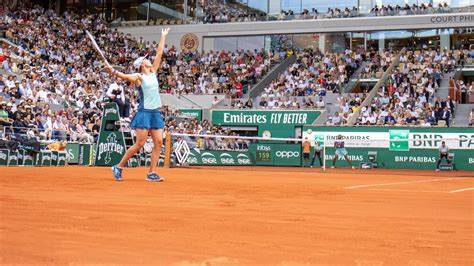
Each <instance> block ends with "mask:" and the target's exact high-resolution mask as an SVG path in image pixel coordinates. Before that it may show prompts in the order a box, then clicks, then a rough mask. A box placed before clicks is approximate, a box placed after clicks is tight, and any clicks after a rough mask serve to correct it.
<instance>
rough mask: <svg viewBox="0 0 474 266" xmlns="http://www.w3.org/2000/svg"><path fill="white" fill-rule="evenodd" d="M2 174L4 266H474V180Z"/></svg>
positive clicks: (348, 173)
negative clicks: (16, 265)
mask: <svg viewBox="0 0 474 266" xmlns="http://www.w3.org/2000/svg"><path fill="white" fill-rule="evenodd" d="M0 172H1V177H0V185H1V187H0V191H1V192H0V208H1V212H0V213H1V217H0V236H1V242H0V263H1V264H3V265H5V264H14V263H28V264H51V263H53V264H84V263H88V264H89V263H94V264H122V263H123V264H154V265H309V264H311V265H314V264H316V265H321V264H332V265H334V264H344V265H474V255H473V254H474V227H473V224H474V178H472V176H473V173H472V172H461V171H457V172H440V173H437V172H434V171H407V170H380V169H377V170H347V169H335V170H332V169H331V170H328V171H327V172H326V173H321V170H319V169H317V170H316V169H301V168H270V167H241V168H235V167H234V168H232V167H216V168H195V167H193V168H188V169H185V168H179V169H160V173H161V174H163V176H165V178H166V180H165V182H164V183H150V182H146V181H145V180H144V177H145V173H146V170H145V169H144V168H132V169H126V171H125V174H124V179H125V181H124V182H116V181H114V179H113V178H112V176H111V173H110V169H109V168H98V167H90V168H87V167H63V168H57V167H54V168H47V167H41V168H26V167H24V168H19V167H15V168H6V167H2V168H0Z"/></svg>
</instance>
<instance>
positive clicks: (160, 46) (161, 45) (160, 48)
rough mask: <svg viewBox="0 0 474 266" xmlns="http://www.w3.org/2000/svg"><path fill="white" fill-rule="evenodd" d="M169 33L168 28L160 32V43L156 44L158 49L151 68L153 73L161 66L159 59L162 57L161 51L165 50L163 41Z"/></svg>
mask: <svg viewBox="0 0 474 266" xmlns="http://www.w3.org/2000/svg"><path fill="white" fill-rule="evenodd" d="M169 31H170V28H166V29H162V30H161V38H160V43H159V44H158V49H157V50H156V56H155V60H154V61H153V67H152V71H153V72H156V71H157V70H158V69H159V68H160V66H161V58H162V57H163V50H164V49H165V39H166V35H168V32H169Z"/></svg>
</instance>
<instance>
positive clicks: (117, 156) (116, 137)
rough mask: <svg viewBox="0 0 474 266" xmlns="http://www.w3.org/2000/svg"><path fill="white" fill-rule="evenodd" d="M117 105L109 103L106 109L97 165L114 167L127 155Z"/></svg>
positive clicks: (101, 128) (98, 144)
mask: <svg viewBox="0 0 474 266" xmlns="http://www.w3.org/2000/svg"><path fill="white" fill-rule="evenodd" d="M119 120H120V117H119V112H118V107H117V104H115V103H109V104H107V105H106V106H105V108H104V114H103V116H102V124H101V126H100V134H99V141H98V143H97V148H96V157H95V158H96V159H95V165H99V166H112V165H114V164H117V163H118V162H119V161H120V160H121V159H122V156H123V155H124V154H125V141H124V137H123V133H122V131H121V129H120V125H119V124H117V123H119Z"/></svg>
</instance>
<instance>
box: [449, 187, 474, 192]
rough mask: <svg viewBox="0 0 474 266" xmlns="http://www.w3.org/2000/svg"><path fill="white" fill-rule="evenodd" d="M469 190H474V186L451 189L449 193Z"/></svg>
mask: <svg viewBox="0 0 474 266" xmlns="http://www.w3.org/2000/svg"><path fill="white" fill-rule="evenodd" d="M468 190H474V187H468V188H463V189H458V190H451V191H449V193H457V192H463V191H468Z"/></svg>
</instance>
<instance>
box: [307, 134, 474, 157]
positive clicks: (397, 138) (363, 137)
mask: <svg viewBox="0 0 474 266" xmlns="http://www.w3.org/2000/svg"><path fill="white" fill-rule="evenodd" d="M329 129H332V128H329ZM342 129H344V130H340V131H332V130H331V131H323V130H321V131H319V130H315V129H308V130H306V131H304V132H303V138H306V137H308V139H310V140H311V142H312V145H314V144H315V143H316V141H318V140H320V141H323V140H324V141H323V143H324V144H325V145H326V146H327V147H332V146H333V145H334V141H335V140H337V139H338V137H339V135H341V137H342V139H343V141H344V142H345V146H346V147H348V148H388V149H389V150H390V151H410V149H438V147H439V146H440V145H441V142H442V141H445V142H446V144H447V145H448V147H449V148H450V149H466V150H468V149H474V132H473V133H466V132H443V131H441V130H439V129H438V131H436V129H432V128H426V129H423V130H424V131H420V129H417V130H416V131H415V130H414V131H411V130H410V129H387V130H385V129H384V128H375V129H377V130H375V129H373V130H370V129H369V130H370V131H369V130H367V128H342ZM379 129H381V130H379ZM366 130H367V131H366ZM382 130H383V131H382Z"/></svg>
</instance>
